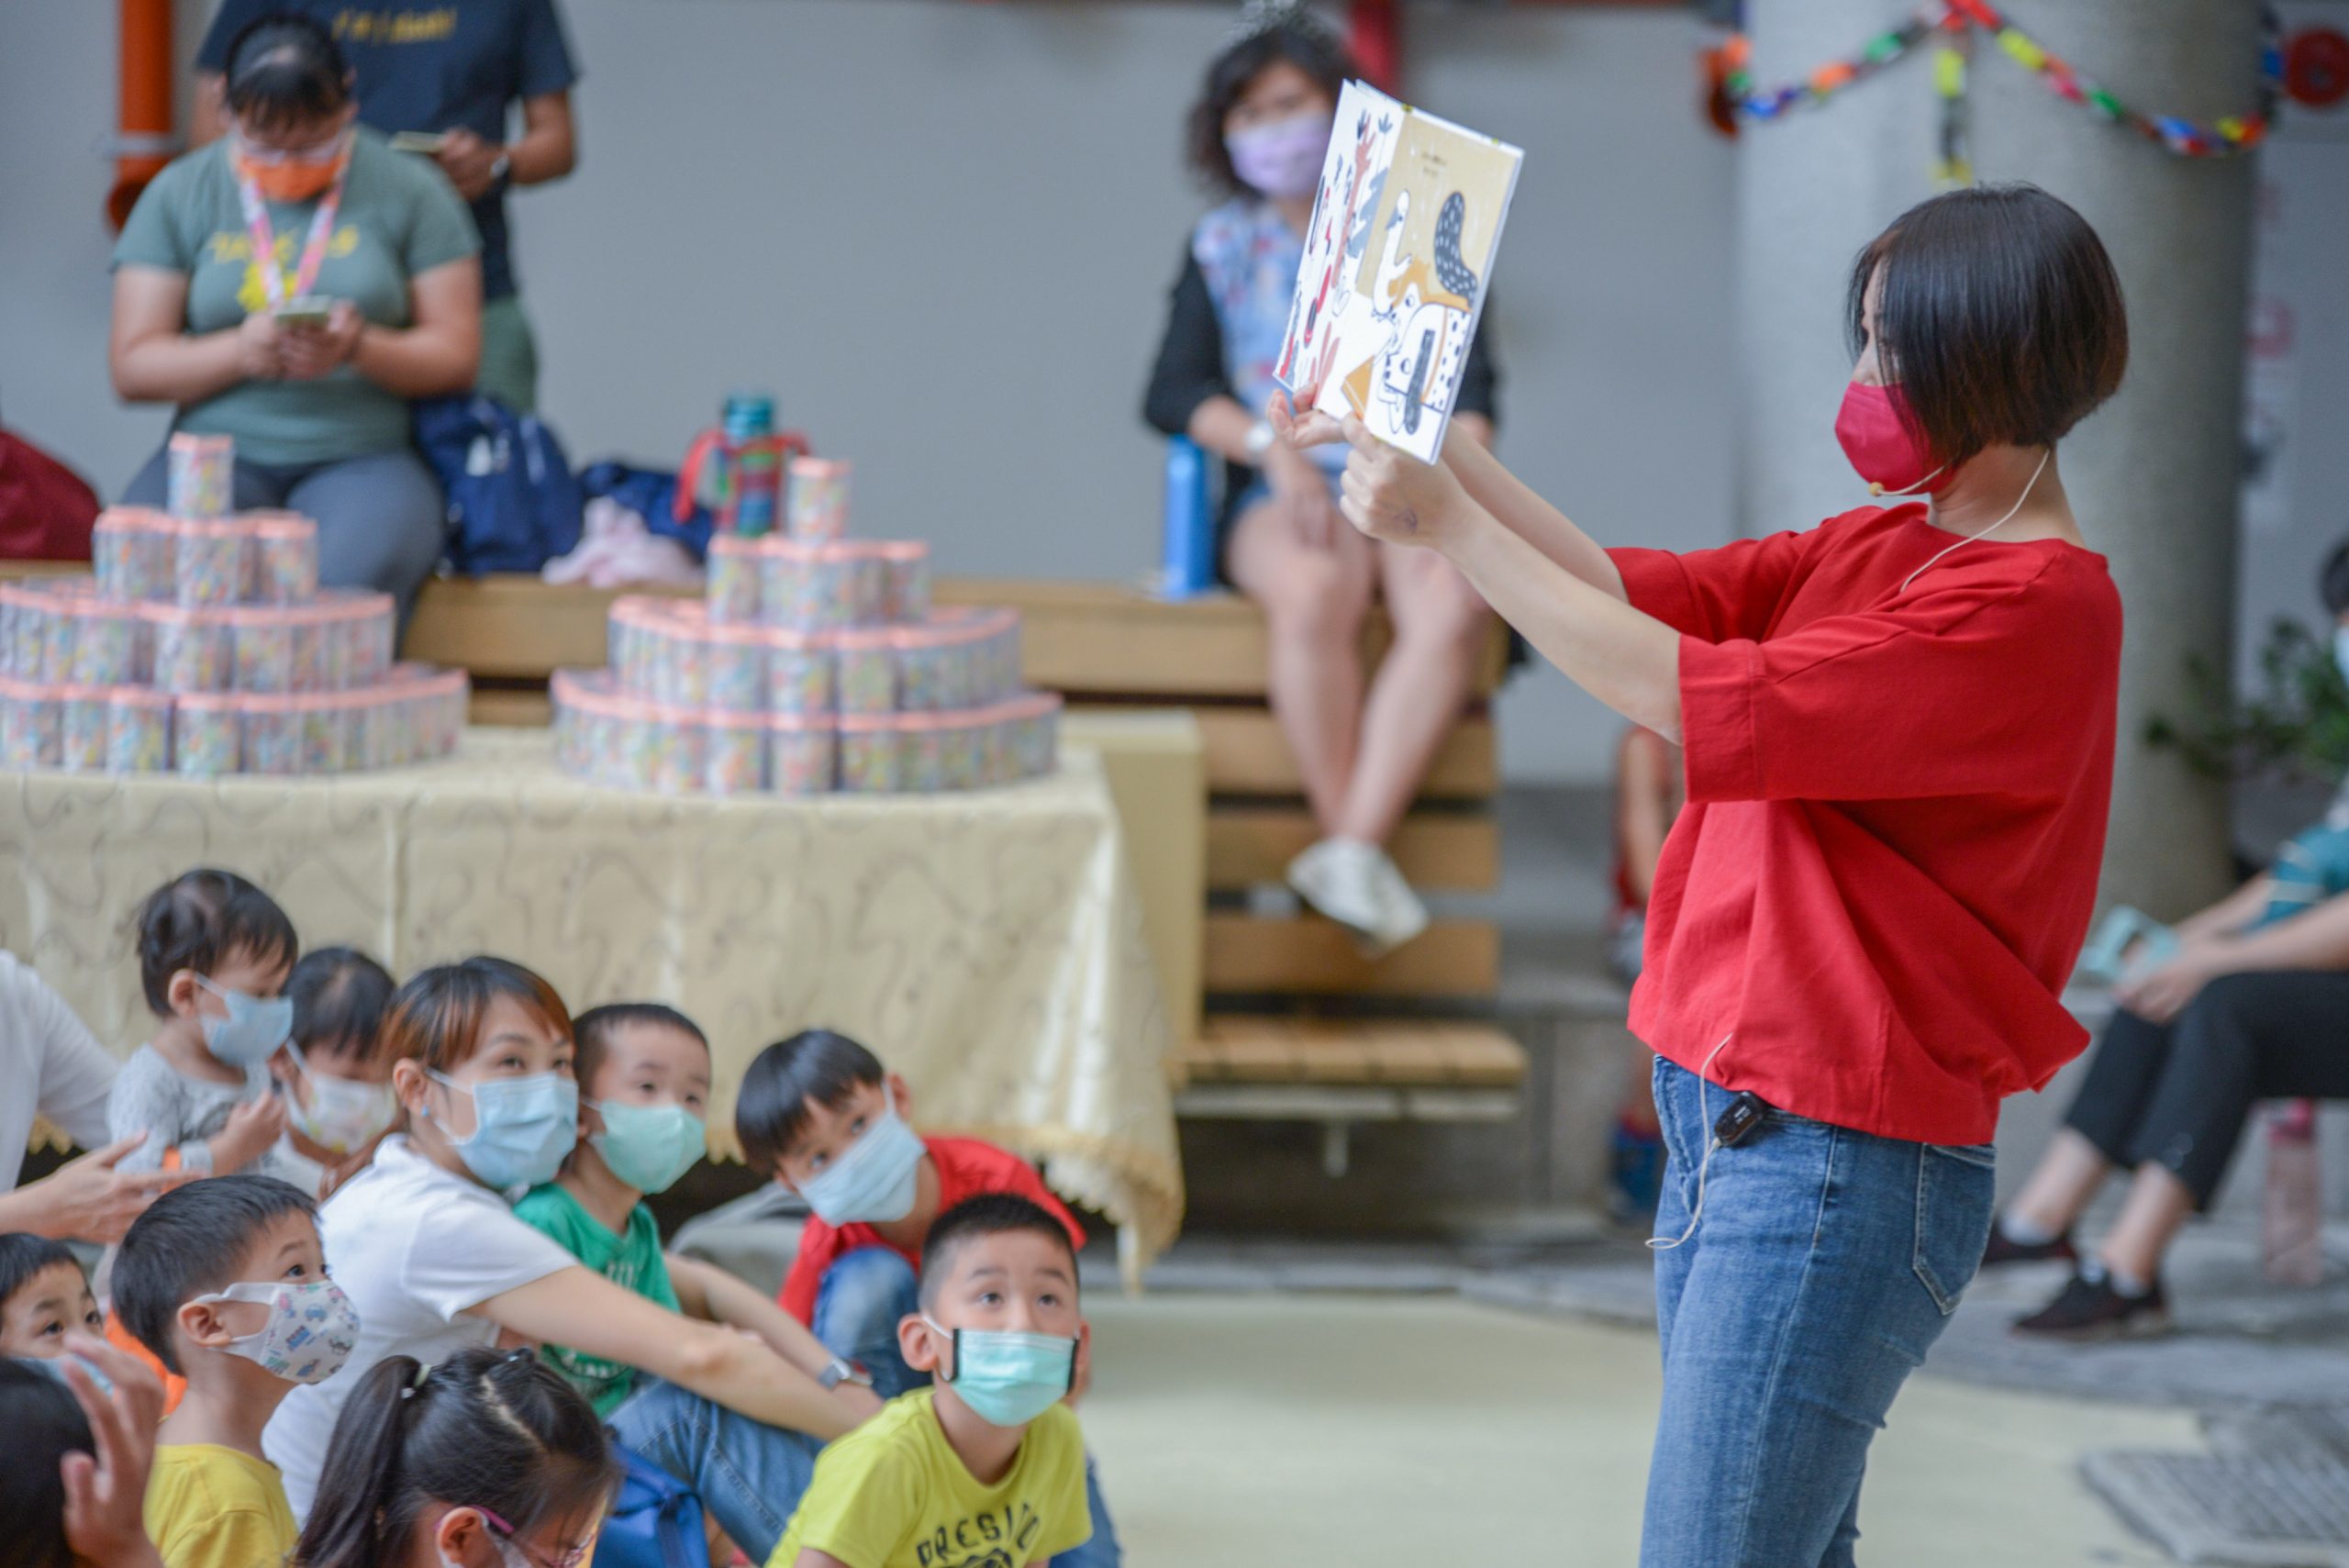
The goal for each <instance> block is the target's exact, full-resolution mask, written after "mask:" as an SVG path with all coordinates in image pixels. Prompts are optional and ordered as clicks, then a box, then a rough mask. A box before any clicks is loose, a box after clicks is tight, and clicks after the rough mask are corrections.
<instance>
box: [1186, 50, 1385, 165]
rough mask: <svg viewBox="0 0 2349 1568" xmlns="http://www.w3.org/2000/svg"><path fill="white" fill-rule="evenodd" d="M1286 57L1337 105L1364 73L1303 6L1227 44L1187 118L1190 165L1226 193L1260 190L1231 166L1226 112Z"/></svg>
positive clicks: (1288, 61)
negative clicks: (1348, 85) (1225, 134)
mask: <svg viewBox="0 0 2349 1568" xmlns="http://www.w3.org/2000/svg"><path fill="white" fill-rule="evenodd" d="M1283 61H1286V62H1287V63H1288V64H1291V65H1294V66H1296V67H1297V69H1298V70H1299V71H1302V72H1305V74H1306V75H1308V76H1309V77H1311V78H1312V79H1313V84H1314V85H1315V86H1317V87H1319V88H1320V89H1321V90H1322V91H1323V92H1324V93H1326V94H1328V95H1330V107H1331V109H1332V110H1335V108H1336V107H1337V103H1338V95H1339V94H1340V93H1341V91H1343V90H1344V87H1345V85H1346V83H1347V82H1348V81H1349V80H1351V79H1352V78H1353V77H1356V76H1360V75H1361V74H1362V68H1361V67H1360V66H1359V65H1357V64H1355V63H1354V57H1353V55H1352V54H1350V53H1349V52H1347V50H1346V46H1345V43H1344V41H1343V40H1342V39H1340V38H1339V37H1338V34H1337V31H1336V30H1335V29H1334V28H1331V27H1330V25H1329V24H1328V23H1327V22H1324V21H1323V20H1322V19H1321V18H1320V17H1317V16H1315V15H1314V14H1313V13H1311V12H1309V11H1308V10H1306V9H1305V8H1304V7H1303V6H1295V7H1288V8H1284V9H1281V10H1278V11H1275V13H1274V14H1273V16H1272V17H1271V19H1269V20H1268V21H1266V22H1265V23H1264V26H1262V27H1260V28H1257V29H1256V30H1255V31H1253V32H1250V33H1247V34H1245V35H1244V36H1242V37H1241V38H1240V39H1236V40H1234V41H1233V42H1232V43H1230V44H1229V45H1227V46H1226V47H1225V48H1224V50H1222V52H1221V53H1219V54H1218V55H1217V56H1216V57H1215V59H1214V60H1213V61H1209V62H1208V74H1207V80H1206V81H1205V82H1204V83H1201V85H1200V87H1199V95H1198V98H1197V100H1196V101H1195V102H1194V103H1193V104H1192V105H1191V112H1190V115H1189V117H1188V118H1187V119H1186V121H1185V122H1184V139H1185V143H1186V152H1187V153H1188V155H1189V158H1190V161H1191V167H1192V168H1194V169H1196V170H1197V172H1198V173H1199V177H1200V178H1201V179H1203V180H1205V181H1206V182H1207V183H1208V184H1210V185H1212V186H1214V187H1215V188H1216V189H1217V190H1218V191H1219V192H1221V193H1223V194H1224V195H1234V196H1249V195H1256V194H1257V193H1256V192H1255V190H1254V189H1253V188H1252V187H1251V186H1250V185H1249V184H1248V183H1247V182H1246V181H1244V180H1242V179H1241V177H1240V176H1239V174H1238V173H1237V172H1234V170H1233V169H1232V167H1231V153H1230V150H1229V149H1227V148H1226V147H1225V146H1224V145H1223V122H1224V117H1226V116H1228V115H1230V113H1231V110H1232V107H1233V106H1235V105H1236V104H1238V103H1239V102H1240V100H1241V95H1244V94H1245V93H1246V92H1247V91H1248V87H1249V84H1250V83H1252V82H1254V81H1255V80H1256V78H1257V77H1259V76H1261V75H1263V74H1264V72H1266V71H1268V70H1270V69H1271V68H1272V67H1274V66H1275V65H1278V64H1280V63H1282V62H1283Z"/></svg>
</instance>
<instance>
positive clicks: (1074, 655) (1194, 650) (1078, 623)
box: [932, 577, 1508, 700]
mask: <svg viewBox="0 0 2349 1568" xmlns="http://www.w3.org/2000/svg"><path fill="white" fill-rule="evenodd" d="M932 596H933V597H934V598H935V599H936V600H937V601H938V602H939V603H940V604H942V605H1008V606H1011V607H1012V608H1014V609H1016V610H1019V612H1020V614H1021V616H1022V617H1024V619H1025V622H1026V631H1025V637H1026V648H1027V672H1028V680H1029V683H1030V684H1031V685H1036V686H1040V687H1042V688H1044V689H1045V690H1048V691H1057V692H1070V693H1075V694H1079V695H1088V696H1089V695H1099V696H1117V697H1163V698H1169V699H1176V700H1181V699H1188V698H1193V697H1258V698H1261V697H1262V696H1263V695H1264V671H1265V669H1266V665H1267V660H1268V657H1269V651H1268V648H1267V644H1266V641H1265V632H1264V612H1262V611H1261V610H1259V609H1257V608H1256V606H1254V605H1252V604H1251V603H1249V602H1248V601H1247V600H1246V599H1243V598H1241V596H1239V595H1236V594H1228V593H1219V594H1209V595H1203V596H1201V597H1199V598H1196V599H1183V600H1166V599H1159V598H1153V597H1152V596H1151V595H1147V594H1144V593H1141V592H1139V591H1137V590H1135V589H1132V588H1129V587H1123V586H1120V585H1119V584H1110V583H1064V582H1044V581H1036V580H1033V579H1029V578H996V577H988V578H969V577H963V578H942V579H941V580H940V581H939V582H938V583H937V584H936V585H935V587H934V588H933V590H932ZM1392 641H1393V630H1392V628H1391V627H1390V626H1389V625H1388V623H1387V621H1386V617H1385V615H1384V614H1383V613H1381V612H1378V611H1373V612H1372V614H1371V617H1370V618H1369V621H1368V623H1367V624H1366V625H1365V626H1364V629H1363V658H1364V662H1365V664H1366V665H1375V664H1376V662H1378V660H1379V659H1380V658H1381V657H1382V656H1384V654H1385V653H1386V648H1387V645H1388V644H1389V643H1390V642H1392ZM1507 670H1508V632H1507V630H1506V629H1505V628H1503V627H1502V626H1501V624H1500V623H1499V622H1498V621H1497V620H1496V621H1495V622H1494V623H1493V631H1492V637H1491V640H1490V642H1489V643H1488V645H1487V647H1486V656H1485V659H1484V662H1483V663H1482V664H1481V665H1479V667H1478V669H1477V673H1476V684H1475V691H1476V694H1477V695H1479V696H1488V695H1491V694H1492V693H1493V692H1494V691H1496V690H1497V689H1498V687H1499V685H1500V683H1501V677H1502V675H1503V674H1504V673H1507Z"/></svg>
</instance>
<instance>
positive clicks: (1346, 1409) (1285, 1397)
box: [1085, 1292, 2199, 1568]
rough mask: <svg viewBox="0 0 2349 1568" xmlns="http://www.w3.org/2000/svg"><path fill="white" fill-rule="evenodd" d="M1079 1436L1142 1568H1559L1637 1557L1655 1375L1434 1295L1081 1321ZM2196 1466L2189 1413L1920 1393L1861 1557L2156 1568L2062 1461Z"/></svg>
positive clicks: (1131, 1556) (1242, 1304) (1117, 1308)
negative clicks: (1515, 1567) (1086, 1390)
mask: <svg viewBox="0 0 2349 1568" xmlns="http://www.w3.org/2000/svg"><path fill="white" fill-rule="evenodd" d="M1087 1310H1088V1313H1089V1315H1090V1317H1091V1318H1092V1321H1093V1324H1094V1330H1095V1335H1096V1343H1097V1362H1098V1365H1099V1367H1100V1369H1101V1370H1100V1373H1099V1376H1098V1380H1097V1385H1096V1392H1095V1394H1094V1396H1093V1398H1092V1399H1091V1400H1090V1401H1088V1403H1087V1405H1086V1407H1085V1429H1086V1431H1087V1433H1088V1435H1089V1437H1090V1439H1091V1441H1092V1444H1093V1446H1094V1449H1095V1451H1096V1452H1097V1456H1098V1458H1099V1460H1100V1462H1101V1465H1102V1473H1103V1480H1104V1485H1105V1486H1106V1487H1107V1489H1108V1496H1109V1500H1110V1505H1111V1507H1112V1509H1113V1511H1114V1512H1115V1514H1116V1516H1117V1518H1118V1521H1119V1529H1120V1533H1121V1535H1122V1537H1123V1539H1124V1541H1125V1545H1126V1548H1127V1560H1128V1561H1129V1562H1132V1563H1134V1564H1135V1565H1136V1568H1156V1565H1159V1564H1165V1565H1168V1568H1173V1565H1175V1564H1196V1563H1215V1564H1233V1565H1243V1564H1245V1565H1252V1564H1258V1563H1264V1564H1274V1563H1284V1564H1286V1563H1297V1564H1313V1565H1316V1568H1319V1565H1324V1564H1327V1565H1331V1568H1336V1565H1341V1564H1342V1565H1344V1568H1389V1565H1392V1568H1407V1565H1408V1568H1425V1565H1428V1564H1444V1565H1447V1568H1449V1565H1452V1564H1461V1565H1471V1564H1475V1565H1482V1564H1493V1565H1496V1568H1498V1565H1503V1564H1518V1563H1545V1564H1561V1565H1564V1568H1584V1565H1589V1568H1624V1565H1627V1564H1629V1563H1631V1562H1633V1561H1634V1560H1635V1558H1636V1554H1637V1543H1638V1539H1639V1518H1640V1506H1641V1491H1642V1485H1643V1483H1644V1478H1645V1474H1646V1468H1647V1445H1648V1439H1649V1435H1650V1429H1651V1426H1652V1423H1653V1419H1654V1413H1655V1400H1656V1390H1657V1376H1656V1370H1655V1357H1654V1350H1653V1341H1652V1340H1651V1339H1650V1337H1649V1336H1648V1335H1646V1334H1645V1333H1643V1332H1642V1331H1639V1330H1635V1329H1618V1328H1608V1327H1602V1326H1597V1325H1590V1324H1583V1323H1575V1322H1569V1321H1563V1320H1553V1319H1544V1318H1533V1317H1529V1316H1524V1315H1520V1314H1515V1313H1509V1312H1505V1311H1501V1310H1497V1309H1495V1308H1491V1307H1481V1306H1478V1305H1475V1304H1473V1303H1470V1302H1467V1301H1464V1300H1462V1299H1460V1298H1458V1297H1456V1296H1346V1295H1335V1294H1310V1295H1301V1294H1280V1295H1273V1294H1265V1295H1248V1296H1235V1295H1224V1294H1198V1295H1190V1294H1179V1293H1175V1292H1165V1293H1158V1294H1153V1295H1152V1296H1148V1297H1145V1298H1143V1299H1141V1300H1129V1299H1126V1298H1123V1297H1119V1296H1113V1295H1110V1294H1108V1293H1107V1292H1097V1293H1096V1294H1095V1295H1094V1296H1093V1297H1092V1298H1091V1299H1090V1301H1089V1302H1088V1307H1087ZM2116 1445H2117V1446H2130V1447H2154V1448H2188V1449H2191V1448H2197V1447H2199V1440H2198V1439H2197V1437H2196V1432H2195V1427H2194V1423H2193V1421H2192V1420H2191V1419H2190V1418H2188V1417H2187V1416H2185V1415H2182V1414H2176V1413H2171V1412H2165V1411H2154V1410H2148V1409H2143V1408H2127V1407H2108V1406H2099V1405H2089V1404H2086V1403H2079V1402H2071V1401H2051V1400H2044V1399H2038V1398H2033V1397H2030V1396H2022V1395H2017V1394H2008V1393H1995V1392H1986V1391H1982V1390H1978V1389H1975V1388H1970V1387H1965V1386H1961V1385H1955V1384H1952V1383H1948V1382H1945V1381H1942V1380H1938V1379H1934V1378H1930V1377H1920V1378H1918V1379H1917V1380H1915V1381H1914V1382H1912V1384H1911V1385H1910V1386H1909V1389H1908V1391H1907V1392H1906V1393H1904V1394H1903V1396H1901V1400H1900V1403H1899V1404H1898V1406H1897V1407H1895V1408H1894V1411H1893V1416H1892V1425H1891V1429H1889V1430H1888V1431H1887V1433H1886V1434H1885V1435H1884V1436H1883V1438H1882V1439H1880V1440H1878V1442H1877V1444H1876V1452H1875V1457H1874V1461H1873V1462H1872V1464H1871V1467H1870V1473H1869V1482H1868V1489H1867V1492H1866V1494H1865V1501H1864V1503H1863V1505H1862V1513H1861V1528H1862V1530H1863V1532H1864V1536H1865V1539H1864V1540H1863V1543H1862V1549H1861V1558H1862V1561H1863V1562H1872V1563H1878V1564H1899V1565H1901V1568H1980V1565H1981V1564H1985V1563H1997V1564H1999V1565H2000V1568H2055V1565H2058V1564H2061V1565H2063V1568H2078V1565H2080V1564H2083V1563H2099V1564H2121V1565H2151V1564H2155V1563H2159V1562H2163V1561H2165V1560H2164V1559H2163V1558H2162V1557H2161V1556H2160V1554H2159V1553H2157V1552H2155V1551H2153V1550H2152V1549H2151V1548H2149V1547H2148V1546H2146V1545H2145V1544H2144V1543H2143V1542H2141V1541H2138V1540H2134V1539H2132V1537H2131V1536H2130V1535H2129V1533H2128V1532H2127V1531H2126V1530H2125V1529H2123V1528H2122V1527H2121V1525H2120V1524H2119V1523H2118V1522H2117V1521H2116V1520H2115V1519H2114V1518H2112V1516H2111V1515H2110V1513H2109V1512H2108V1511H2107V1510H2106V1509H2105V1508H2104V1507H2103V1506H2102V1505H2101V1504H2099V1502H2097V1501H2096V1499H2094V1498H2093V1497H2091V1496H2089V1495H2088V1494H2087V1492H2086V1491H2085V1489H2084V1488H2083V1487H2082V1485H2081V1484H2080V1482H2079V1480H2078V1476H2077V1473H2076V1466H2077V1462H2078V1459H2079V1456H2080V1455H2081V1454H2082V1453H2083V1452H2084V1451H2087V1450H2088V1449H2091V1448H2104V1447H2110V1446H2116Z"/></svg>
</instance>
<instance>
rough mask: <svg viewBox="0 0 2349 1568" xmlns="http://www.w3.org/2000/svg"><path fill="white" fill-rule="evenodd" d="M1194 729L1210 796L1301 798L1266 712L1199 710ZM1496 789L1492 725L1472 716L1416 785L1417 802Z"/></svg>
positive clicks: (1301, 786)
mask: <svg viewBox="0 0 2349 1568" xmlns="http://www.w3.org/2000/svg"><path fill="white" fill-rule="evenodd" d="M1198 716H1199V729H1200V732H1201V734H1202V735H1203V736H1204V737H1205V738H1206V740H1207V748H1208V793H1210V794H1213V795H1302V794H1303V793H1304V791H1305V783H1304V781H1303V780H1302V779H1301V778H1299V777H1298V776H1297V760H1296V758H1295V757H1293V756H1292V755H1290V753H1289V749H1288V740H1287V738H1286V737H1285V736H1284V735H1282V734H1281V728H1280V723H1279V721H1278V720H1276V719H1275V718H1274V717H1273V716H1272V712H1271V710H1269V709H1267V708H1261V707H1202V708H1200V709H1198ZM1499 787H1500V758H1499V754H1498V748H1497V745H1496V744H1495V741H1494V736H1493V721H1492V719H1491V717H1489V716H1487V715H1484V714H1471V715H1470V716H1469V717H1466V718H1464V719H1462V720H1461V721H1460V723H1459V724H1458V726H1456V727H1455V728H1453V731H1452V733H1451V735H1450V736H1449V737H1447V738H1446V739H1445V740H1444V743H1443V746H1442V750H1440V751H1437V752H1436V757H1435V762H1434V765H1433V766H1431V768H1430V769H1429V770H1428V776H1427V780H1426V782H1425V783H1423V784H1421V785H1420V786H1419V795H1420V796H1421V797H1422V798H1425V799H1431V800H1484V799H1486V798H1488V797H1490V796H1491V795H1492V794H1493V793H1494V792H1495V791H1496V790H1497V789H1498V788H1499Z"/></svg>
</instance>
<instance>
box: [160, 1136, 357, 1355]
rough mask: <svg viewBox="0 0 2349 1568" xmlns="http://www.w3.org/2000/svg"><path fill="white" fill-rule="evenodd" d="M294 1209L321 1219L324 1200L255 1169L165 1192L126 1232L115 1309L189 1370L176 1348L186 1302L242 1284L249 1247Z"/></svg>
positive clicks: (165, 1353) (295, 1211)
mask: <svg viewBox="0 0 2349 1568" xmlns="http://www.w3.org/2000/svg"><path fill="white" fill-rule="evenodd" d="M288 1214H306V1215H308V1216H309V1217H310V1218H312V1219H314V1220H315V1219H316V1218H317V1217H318V1206H317V1204H316V1203H314V1202H312V1201H311V1199H310V1197H309V1195H308V1194H306V1193H305V1192H303V1191H302V1189H301V1188H299V1187H297V1186H295V1185H294V1184H292V1183H291V1182H281V1181H279V1180H278V1179H277V1178H276V1177H275V1176H262V1175H255V1174H254V1173H251V1172H249V1171H240V1172H238V1173H236V1174H234V1175H228V1176H209V1177H206V1179H205V1180H203V1181H200V1182H190V1183H189V1184H187V1185H185V1186H184V1187H175V1188H173V1190H172V1191H170V1192H167V1193H165V1194H164V1195H162V1196H161V1197H159V1198H157V1199H156V1200H155V1201H154V1202H153V1203H151V1204H150V1205H148V1207H147V1212H146V1213H144V1214H142V1215H140V1216H139V1218H137V1219H134V1220H132V1221H131V1222H130V1229H128V1230H127V1231H125V1232H123V1237H122V1250H121V1251H118V1252H117V1253H116V1254H115V1260H114V1311H115V1316H116V1317H117V1318H120V1319H122V1326H123V1327H124V1328H126V1329H129V1330H130V1333H131V1337H132V1338H134V1339H136V1340H138V1341H139V1343H140V1344H142V1345H144V1346H146V1347H147V1348H148V1349H149V1350H150V1351H154V1352H155V1358H156V1359H157V1360H158V1361H160V1362H162V1363H163V1365H164V1366H165V1367H166V1368H168V1369H169V1370H171V1371H172V1372H174V1373H180V1374H181V1375H183V1376H184V1375H186V1373H187V1368H185V1367H184V1366H182V1365H180V1363H179V1357H178V1356H177V1355H176V1354H175V1353H174V1352H173V1348H172V1325H173V1321H174V1320H176V1319H177V1318H178V1317H179V1311H180V1308H181V1307H184V1306H186V1305H187V1304H188V1303H189V1302H190V1301H193V1300H195V1298H196V1297H197V1296H207V1295H210V1294H211V1293H212V1292H214V1291H216V1290H224V1289H226V1288H227V1287H228V1286H229V1285H232V1284H237V1283H238V1281H237V1265H238V1264H239V1262H243V1261H244V1255H245V1249H246V1248H248V1247H250V1246H251V1245H252V1244H253V1241H254V1240H255V1238H257V1237H258V1236H259V1235H260V1234H261V1232H262V1228H263V1227H265V1226H267V1225H269V1224H271V1223H272V1222H273V1221H274V1220H276V1219H277V1218H279V1217H281V1216H283V1215H288Z"/></svg>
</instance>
